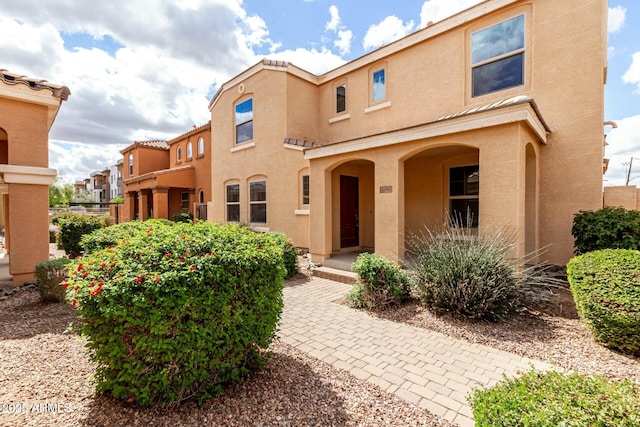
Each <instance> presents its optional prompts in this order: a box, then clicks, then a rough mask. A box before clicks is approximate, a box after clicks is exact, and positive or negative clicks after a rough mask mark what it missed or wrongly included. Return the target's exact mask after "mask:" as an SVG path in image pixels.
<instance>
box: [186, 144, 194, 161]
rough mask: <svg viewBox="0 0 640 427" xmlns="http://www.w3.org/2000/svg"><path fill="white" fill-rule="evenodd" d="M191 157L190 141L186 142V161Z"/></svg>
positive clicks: (191, 147)
mask: <svg viewBox="0 0 640 427" xmlns="http://www.w3.org/2000/svg"><path fill="white" fill-rule="evenodd" d="M192 157H193V146H192V145H191V141H189V142H187V159H190V158H192Z"/></svg>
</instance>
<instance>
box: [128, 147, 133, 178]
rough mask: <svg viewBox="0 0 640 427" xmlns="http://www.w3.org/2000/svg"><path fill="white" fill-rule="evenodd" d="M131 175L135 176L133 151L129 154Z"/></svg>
mask: <svg viewBox="0 0 640 427" xmlns="http://www.w3.org/2000/svg"><path fill="white" fill-rule="evenodd" d="M129 176H133V153H131V154H129Z"/></svg>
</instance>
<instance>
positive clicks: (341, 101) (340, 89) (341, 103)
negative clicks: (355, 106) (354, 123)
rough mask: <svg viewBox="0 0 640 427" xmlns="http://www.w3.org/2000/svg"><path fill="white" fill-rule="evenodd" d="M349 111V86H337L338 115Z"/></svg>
mask: <svg viewBox="0 0 640 427" xmlns="http://www.w3.org/2000/svg"><path fill="white" fill-rule="evenodd" d="M345 111H347V84H346V83H343V84H341V85H338V86H336V114H340V113H344V112H345Z"/></svg>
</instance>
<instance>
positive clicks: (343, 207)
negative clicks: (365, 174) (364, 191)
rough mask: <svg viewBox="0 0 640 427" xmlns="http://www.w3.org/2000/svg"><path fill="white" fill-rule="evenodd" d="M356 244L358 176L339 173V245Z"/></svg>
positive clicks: (358, 236)
mask: <svg viewBox="0 0 640 427" xmlns="http://www.w3.org/2000/svg"><path fill="white" fill-rule="evenodd" d="M358 245H360V232H359V229H358V177H356V176H346V175H340V247H341V248H349V247H353V246H358Z"/></svg>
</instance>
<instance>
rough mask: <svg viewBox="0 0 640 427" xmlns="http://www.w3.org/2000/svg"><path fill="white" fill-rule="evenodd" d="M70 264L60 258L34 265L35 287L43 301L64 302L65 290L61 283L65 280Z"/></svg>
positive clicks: (68, 261) (67, 260) (68, 260)
mask: <svg viewBox="0 0 640 427" xmlns="http://www.w3.org/2000/svg"><path fill="white" fill-rule="evenodd" d="M70 262H71V260H70V259H67V258H60V259H54V260H50V261H45V262H41V263H39V264H36V267H35V276H36V287H37V289H38V292H39V293H40V296H41V297H42V300H43V301H47V302H49V301H52V302H61V301H64V297H65V294H66V290H65V288H64V287H63V286H62V282H64V281H65V280H66V279H67V275H68V271H67V270H68V269H69V263H70Z"/></svg>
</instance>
